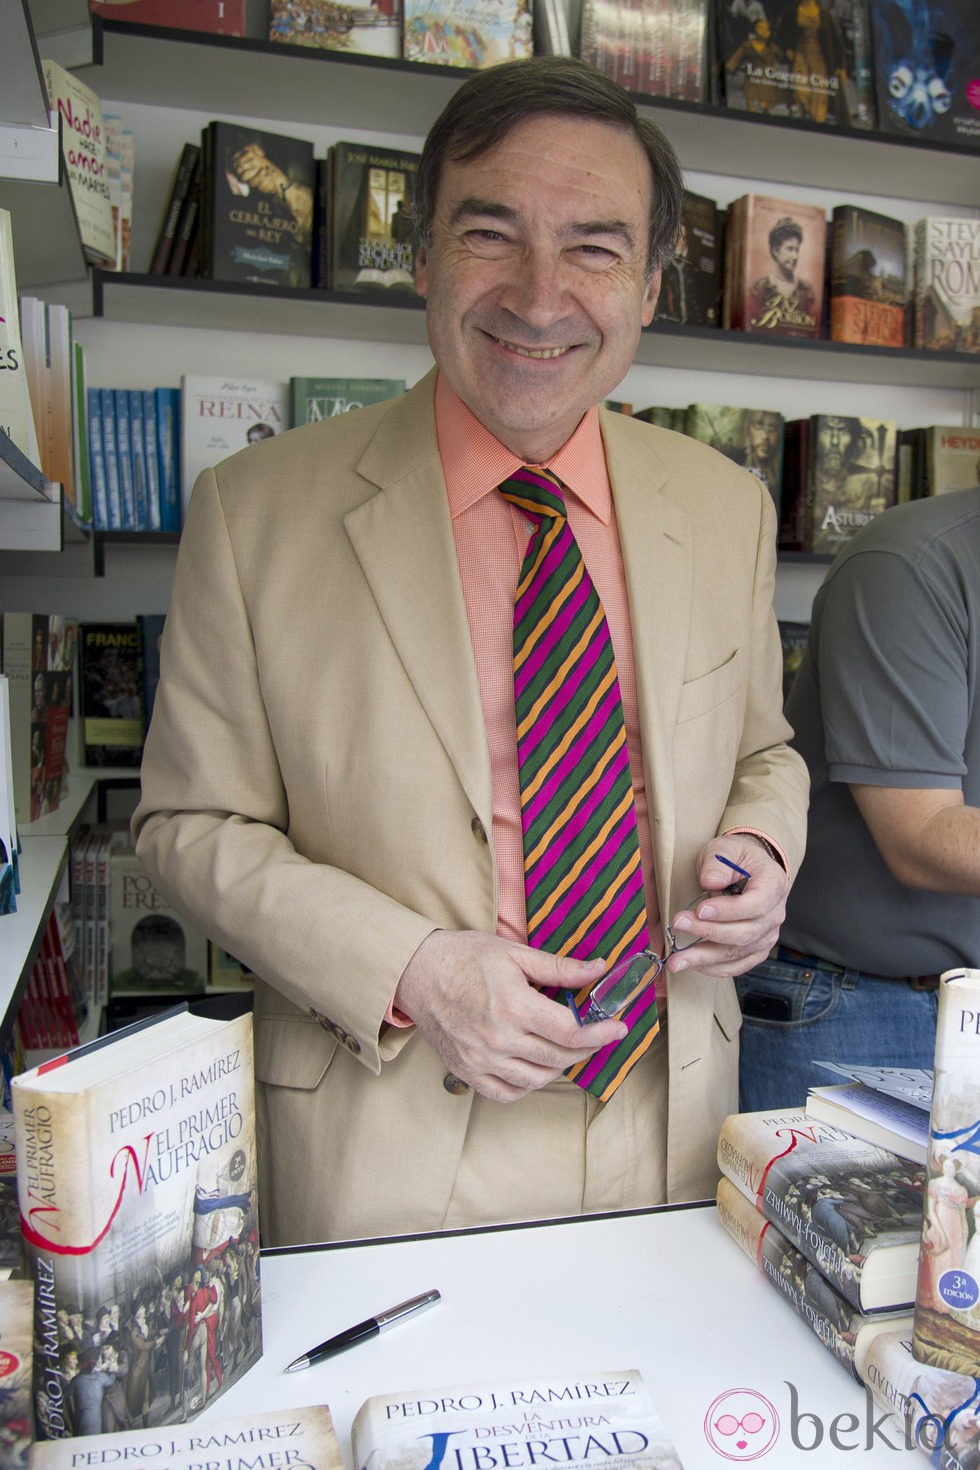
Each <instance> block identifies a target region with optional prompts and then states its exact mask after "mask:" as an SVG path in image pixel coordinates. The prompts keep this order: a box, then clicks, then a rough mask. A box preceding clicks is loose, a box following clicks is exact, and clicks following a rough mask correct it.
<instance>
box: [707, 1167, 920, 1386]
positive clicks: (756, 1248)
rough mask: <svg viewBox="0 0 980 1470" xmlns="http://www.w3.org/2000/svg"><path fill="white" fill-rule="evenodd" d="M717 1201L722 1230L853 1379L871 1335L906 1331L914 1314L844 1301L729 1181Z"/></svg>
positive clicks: (720, 1183)
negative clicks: (870, 1312)
mask: <svg viewBox="0 0 980 1470" xmlns="http://www.w3.org/2000/svg"><path fill="white" fill-rule="evenodd" d="M716 1203H717V1206H718V1219H719V1220H720V1222H721V1224H722V1226H723V1228H724V1229H725V1230H726V1231H727V1232H728V1234H729V1235H730V1236H731V1237H732V1239H733V1240H734V1241H735V1242H736V1243H737V1244H738V1245H739V1246H740V1247H741V1249H742V1250H743V1251H744V1252H745V1254H746V1255H747V1256H748V1257H749V1259H750V1260H752V1261H755V1263H756V1265H757V1266H758V1268H759V1270H760V1271H761V1273H762V1275H763V1276H764V1277H765V1278H766V1280H767V1281H768V1282H770V1283H771V1285H773V1286H774V1287H775V1288H776V1290H777V1291H779V1292H781V1293H782V1295H783V1296H784V1297H785V1298H786V1300H787V1301H788V1302H789V1304H790V1306H791V1307H792V1308H793V1310H794V1312H795V1313H796V1315H797V1316H798V1317H802V1319H803V1321H804V1322H805V1323H806V1324H807V1326H808V1327H809V1328H810V1330H811V1331H812V1332H814V1333H815V1334H816V1336H817V1337H818V1338H819V1339H820V1341H821V1342H822V1343H823V1345H824V1347H825V1348H827V1349H828V1350H829V1351H830V1352H832V1353H833V1355H834V1357H835V1358H836V1359H837V1361H838V1362H839V1363H841V1364H842V1365H843V1366H844V1367H845V1368H847V1369H848V1371H849V1372H850V1373H851V1374H852V1376H853V1377H855V1378H858V1371H857V1367H856V1365H855V1363H856V1360H857V1361H863V1359H864V1357H865V1355H866V1353H867V1350H868V1345H869V1341H870V1339H871V1338H873V1337H875V1336H877V1335H878V1334H879V1333H881V1332H895V1331H906V1332H907V1331H908V1329H909V1327H910V1326H911V1324H912V1314H911V1312H906V1313H896V1314H892V1313H886V1314H879V1315H877V1316H871V1317H869V1316H867V1315H866V1314H865V1313H864V1312H859V1311H858V1309H857V1308H856V1307H854V1306H852V1305H851V1303H850V1302H848V1301H845V1299H844V1297H842V1296H841V1294H840V1292H839V1291H837V1290H836V1288H835V1287H834V1286H833V1285H832V1284H831V1283H830V1282H829V1281H828V1280H827V1278H826V1277H825V1276H824V1275H823V1274H822V1272H820V1271H819V1270H818V1269H817V1267H816V1266H815V1265H814V1264H813V1262H812V1261H808V1260H807V1258H806V1256H804V1255H803V1254H802V1252H801V1251H798V1250H797V1249H796V1247H795V1246H794V1245H791V1244H790V1242H789V1241H788V1240H787V1239H786V1237H785V1235H783V1233H782V1232H781V1231H780V1230H779V1229H778V1228H777V1226H775V1225H774V1224H773V1223H772V1221H771V1220H767V1219H766V1218H765V1216H764V1215H762V1214H761V1213H760V1212H759V1211H758V1210H757V1209H756V1208H755V1205H754V1204H753V1203H752V1201H751V1200H749V1199H746V1197H745V1195H744V1194H743V1193H742V1191H741V1190H740V1189H737V1188H736V1187H735V1185H734V1184H733V1183H732V1182H731V1180H730V1179H724V1178H722V1179H719V1181H718V1193H717V1201H716Z"/></svg>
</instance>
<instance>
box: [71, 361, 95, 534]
mask: <svg viewBox="0 0 980 1470" xmlns="http://www.w3.org/2000/svg"><path fill="white" fill-rule="evenodd" d="M86 376H87V367H86V360H85V348H84V347H83V346H82V344H81V342H75V341H73V342H72V374H71V394H72V403H71V428H72V454H73V458H74V462H75V481H76V494H77V500H76V509H77V510H78V515H79V519H80V520H83V521H86V522H89V523H91V521H92V516H93V505H92V459H91V453H90V447H89V437H88V388H87V386H86Z"/></svg>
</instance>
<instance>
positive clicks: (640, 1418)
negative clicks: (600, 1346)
mask: <svg viewBox="0 0 980 1470" xmlns="http://www.w3.org/2000/svg"><path fill="white" fill-rule="evenodd" d="M555 1405H559V1406H560V1417H561V1422H560V1423H556V1422H555V1420H556V1409H555ZM502 1436H506V1439H507V1442H508V1444H510V1445H511V1446H512V1449H511V1452H510V1454H509V1455H508V1463H509V1464H513V1465H517V1464H530V1463H532V1453H533V1463H541V1462H543V1461H545V1460H547V1461H549V1462H550V1461H551V1460H552V1459H554V1458H558V1457H560V1459H561V1463H562V1464H563V1465H565V1466H567V1467H568V1470H586V1467H587V1466H589V1465H592V1464H594V1463H596V1461H597V1460H599V1459H601V1460H602V1461H604V1462H606V1463H612V1462H615V1463H617V1464H622V1465H625V1464H629V1465H632V1466H635V1467H637V1470H668V1467H671V1466H679V1465H680V1457H679V1456H678V1454H677V1451H676V1450H675V1448H674V1445H673V1441H672V1439H671V1437H670V1434H669V1431H668V1429H667V1427H666V1426H665V1424H664V1422H663V1420H662V1418H661V1416H660V1414H659V1412H658V1410H657V1408H656V1406H655V1404H654V1401H653V1399H652V1397H651V1395H650V1391H649V1389H648V1388H647V1386H646V1384H645V1383H644V1381H643V1378H642V1376H641V1374H640V1373H639V1372H638V1371H637V1370H636V1369H635V1368H626V1369H614V1370H608V1371H602V1372H589V1373H584V1374H582V1376H581V1377H572V1376H571V1375H568V1376H562V1377H559V1376H557V1375H556V1376H555V1377H553V1378H522V1377H516V1376H513V1377H509V1378H502V1379H493V1380H487V1381H485V1382H481V1383H468V1384H464V1385H455V1384H454V1385H452V1386H451V1387H447V1386H446V1385H439V1386H438V1387H432V1386H431V1385H430V1386H429V1387H423V1388H418V1389H402V1390H401V1391H399V1392H397V1393H382V1394H374V1395H372V1396H371V1397H370V1398H368V1399H366V1400H365V1401H364V1403H363V1404H361V1406H360V1408H359V1409H358V1411H357V1413H356V1414H355V1415H354V1420H353V1423H352V1425H351V1448H352V1450H353V1457H354V1464H355V1466H358V1467H362V1470H364V1467H370V1470H395V1467H396V1466H397V1467H398V1470H426V1467H430V1470H433V1467H435V1466H437V1465H438V1464H439V1460H438V1459H437V1458H436V1456H435V1454H434V1448H435V1447H439V1446H444V1445H445V1444H446V1441H448V1442H449V1445H450V1446H451V1456H452V1460H453V1463H454V1464H456V1465H458V1466H464V1465H479V1464H482V1463H483V1460H484V1457H485V1455H486V1452H487V1448H488V1443H490V1442H493V1441H499V1440H500V1439H501V1437H502Z"/></svg>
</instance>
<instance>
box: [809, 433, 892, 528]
mask: <svg viewBox="0 0 980 1470" xmlns="http://www.w3.org/2000/svg"><path fill="white" fill-rule="evenodd" d="M897 459H898V428H897V425H895V424H894V423H893V422H892V421H891V420H890V419H858V418H846V417H843V416H841V415H837V414H815V415H814V416H813V418H812V419H811V421H810V438H809V463H808V470H809V473H808V481H807V532H806V545H807V549H808V550H809V551H818V552H830V553H831V554H833V553H835V552H837V551H839V550H840V548H841V547H842V546H844V545H845V544H846V543H847V542H848V541H850V540H851V538H852V537H853V536H854V535H855V533H856V532H857V531H859V530H860V529H861V527H862V526H864V525H867V523H868V521H870V520H873V519H874V517H875V516H876V515H880V514H881V512H882V511H883V510H887V509H888V507H889V506H890V505H895V504H896V501H897V495H898V487H897V474H896V471H897Z"/></svg>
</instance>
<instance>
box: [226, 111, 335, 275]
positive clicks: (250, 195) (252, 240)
mask: <svg viewBox="0 0 980 1470" xmlns="http://www.w3.org/2000/svg"><path fill="white" fill-rule="evenodd" d="M313 184H314V169H313V144H312V143H311V142H309V140H308V139H305V138H297V137H293V136H291V135H287V134H283V133H273V132H269V131H268V130H267V129H265V128H256V127H249V126H246V125H245V124H244V123H231V122H221V121H215V122H211V123H209V124H208V126H207V127H206V128H205V129H204V132H203V134H202V139H201V205H200V208H201V231H202V235H201V256H200V274H201V275H202V276H207V277H208V278H209V279H211V280H213V281H250V282H253V283H254V284H257V285H263V286H298V287H308V286H309V284H310V267H311V261H312V251H313Z"/></svg>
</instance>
